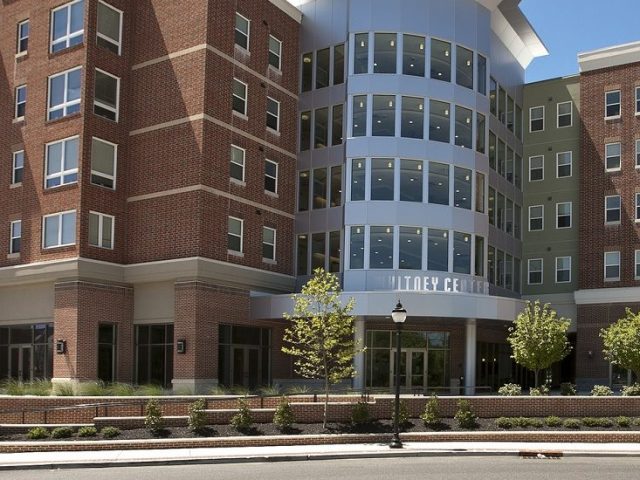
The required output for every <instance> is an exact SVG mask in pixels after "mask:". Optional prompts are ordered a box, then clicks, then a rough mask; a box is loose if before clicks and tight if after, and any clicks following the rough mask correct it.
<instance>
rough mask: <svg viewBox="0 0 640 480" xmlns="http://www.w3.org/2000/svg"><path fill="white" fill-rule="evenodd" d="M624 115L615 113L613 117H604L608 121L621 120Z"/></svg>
mask: <svg viewBox="0 0 640 480" xmlns="http://www.w3.org/2000/svg"><path fill="white" fill-rule="evenodd" d="M621 118H622V115H614V116H613V117H604V121H605V122H608V121H609V120H620V119H621Z"/></svg>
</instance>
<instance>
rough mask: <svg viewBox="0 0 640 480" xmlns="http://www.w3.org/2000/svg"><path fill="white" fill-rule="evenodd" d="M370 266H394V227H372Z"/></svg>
mask: <svg viewBox="0 0 640 480" xmlns="http://www.w3.org/2000/svg"><path fill="white" fill-rule="evenodd" d="M370 250H371V251H370V253H369V268H372V269H377V268H393V227H371V247H370Z"/></svg>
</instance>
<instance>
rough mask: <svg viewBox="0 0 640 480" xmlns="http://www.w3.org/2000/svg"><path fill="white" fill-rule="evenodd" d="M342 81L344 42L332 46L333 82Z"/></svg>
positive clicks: (340, 82) (339, 82) (339, 83)
mask: <svg viewBox="0 0 640 480" xmlns="http://www.w3.org/2000/svg"><path fill="white" fill-rule="evenodd" d="M343 83H344V43H341V44H340V45H336V46H335V47H333V84H334V85H341V84H343Z"/></svg>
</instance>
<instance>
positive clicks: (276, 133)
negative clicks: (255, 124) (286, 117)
mask: <svg viewBox="0 0 640 480" xmlns="http://www.w3.org/2000/svg"><path fill="white" fill-rule="evenodd" d="M267 133H270V134H271V135H275V136H276V137H279V136H280V131H279V130H274V129H273V128H271V127H267Z"/></svg>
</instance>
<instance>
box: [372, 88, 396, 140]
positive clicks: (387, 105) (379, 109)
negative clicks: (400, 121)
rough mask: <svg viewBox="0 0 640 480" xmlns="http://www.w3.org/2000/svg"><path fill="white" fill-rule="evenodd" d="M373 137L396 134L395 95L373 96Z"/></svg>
mask: <svg viewBox="0 0 640 480" xmlns="http://www.w3.org/2000/svg"><path fill="white" fill-rule="evenodd" d="M371 133H372V135H373V136H374V137H393V136H395V134H396V97H394V96H392V95H374V96H373V126H372V132H371Z"/></svg>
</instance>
